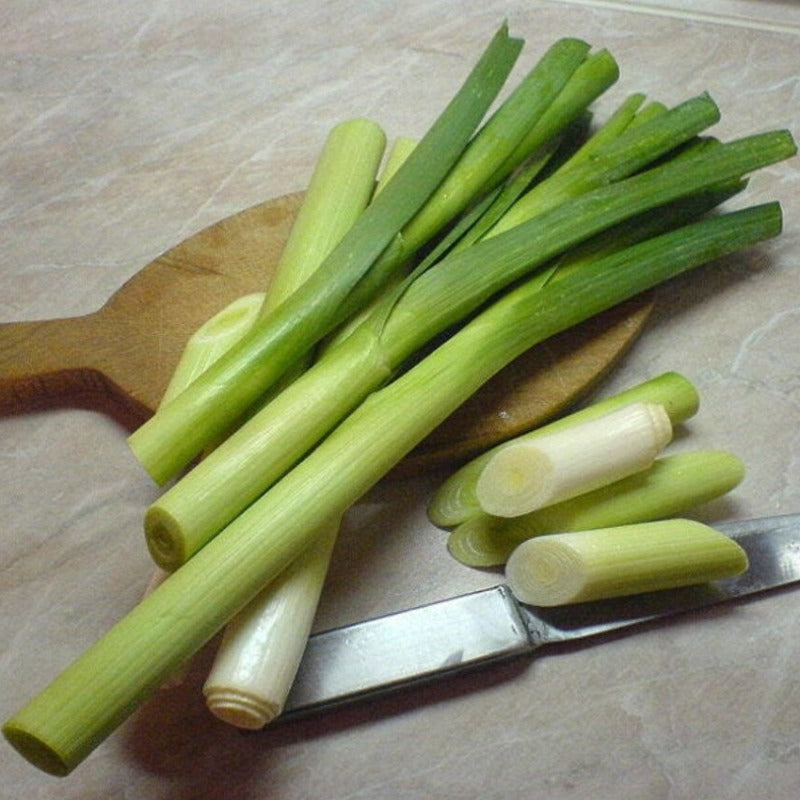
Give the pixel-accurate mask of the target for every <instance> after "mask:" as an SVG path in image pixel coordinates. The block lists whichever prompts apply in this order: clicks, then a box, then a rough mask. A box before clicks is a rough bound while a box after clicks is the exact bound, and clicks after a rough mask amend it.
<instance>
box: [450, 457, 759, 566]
mask: <svg viewBox="0 0 800 800" xmlns="http://www.w3.org/2000/svg"><path fill="white" fill-rule="evenodd" d="M743 478H744V465H743V464H742V462H741V460H740V459H739V458H737V457H736V456H735V455H733V454H731V453H727V452H725V451H721V450H708V451H697V452H685V453H677V454H675V455H670V456H665V457H663V458H659V459H656V461H655V462H654V463H653V466H652V467H650V469H648V470H645V471H644V472H640V473H636V474H635V475H631V476H629V477H627V478H622V479H621V480H619V481H615V482H614V483H612V484H609V485H608V486H602V487H600V488H598V489H595V490H594V491H592V492H587V493H586V494H582V495H579V496H578V497H573V498H572V499H570V500H565V501H563V502H561V503H555V504H554V505H551V506H546V507H545V508H540V509H538V510H536V511H532V512H530V513H528V514H524V515H523V516H521V517H513V518H501V517H493V516H491V515H490V514H486V513H483V512H477V513H474V514H473V515H472V516H470V517H469V519H467V520H465V521H464V522H461V523H460V524H459V525H457V526H456V527H455V528H454V529H453V531H452V532H451V533H450V535H449V536H448V538H447V549H448V551H449V552H450V555H451V556H453V558H455V559H456V560H457V561H460V562H461V563H462V564H465V565H466V566H469V567H496V566H501V565H502V564H505V563H506V560H507V559H508V557H509V556H510V555H511V553H512V551H513V550H514V548H515V547H517V545H519V544H521V543H522V542H524V541H526V540H527V539H532V538H533V537H534V536H541V535H542V534H546V533H559V532H565V531H582V530H589V529H590V528H606V527H614V526H617V525H628V524H631V523H635V522H650V521H652V520H656V519H664V518H666V517H672V516H676V515H681V514H685V513H687V512H688V511H690V510H692V509H694V508H695V507H697V506H699V505H702V504H703V503H708V502H709V501H711V500H715V499H716V498H718V497H722V496H723V495H725V494H727V493H728V492H730V491H731V490H732V489H734V488H736V486H738V485H739V483H741V481H742V479H743Z"/></svg>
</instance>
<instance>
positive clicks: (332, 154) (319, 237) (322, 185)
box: [261, 118, 386, 316]
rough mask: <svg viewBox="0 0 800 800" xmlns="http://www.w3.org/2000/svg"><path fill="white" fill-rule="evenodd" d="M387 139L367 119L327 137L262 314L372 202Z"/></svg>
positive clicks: (320, 259) (327, 252) (303, 277)
mask: <svg viewBox="0 0 800 800" xmlns="http://www.w3.org/2000/svg"><path fill="white" fill-rule="evenodd" d="M385 147H386V135H385V134H384V132H383V130H382V129H381V128H380V126H379V125H377V124H376V123H375V122H373V121H372V120H369V119H362V118H357V119H349V120H345V121H344V122H340V123H339V124H338V125H336V126H334V127H333V128H332V129H331V130H330V132H329V133H328V135H327V137H326V139H325V143H324V145H323V147H322V152H321V153H320V156H319V158H318V159H317V163H316V164H315V166H314V171H313V173H312V175H311V179H310V181H309V184H308V188H307V189H306V193H305V197H304V198H303V203H302V205H301V206H300V210H299V211H298V213H297V217H296V218H295V221H294V224H293V225H292V229H291V232H290V234H289V238H288V240H287V241H286V245H285V246H284V248H283V251H282V252H281V256H280V259H279V260H278V264H277V266H276V268H275V275H274V277H273V280H272V282H271V283H270V286H269V292H267V295H266V298H265V300H264V305H263V308H262V310H261V315H262V316H266V315H267V314H269V313H270V312H271V311H273V310H274V309H275V308H277V307H278V306H279V305H280V304H281V303H282V302H283V301H284V300H286V298H287V297H289V295H291V294H293V293H294V292H295V290H296V289H297V288H299V286H300V285H301V284H302V283H303V282H304V281H305V280H306V279H307V278H308V277H309V276H310V275H311V274H312V273H313V272H315V271H316V270H317V269H318V268H319V266H320V265H321V264H322V262H323V261H324V260H325V259H326V258H327V257H328V256H329V255H330V254H331V252H332V251H333V250H334V248H335V247H336V246H337V245H338V244H339V242H340V241H341V240H342V238H343V237H344V235H345V234H346V233H347V231H349V230H350V229H351V228H352V227H353V225H354V224H355V221H356V220H357V219H358V217H359V216H360V215H361V214H362V213H363V211H364V209H365V208H366V207H367V205H368V204H369V202H370V200H371V199H372V194H373V191H374V188H375V176H376V175H377V174H378V168H379V166H380V163H381V159H382V158H383V152H384V149H385Z"/></svg>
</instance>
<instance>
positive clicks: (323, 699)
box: [282, 514, 800, 719]
mask: <svg viewBox="0 0 800 800" xmlns="http://www.w3.org/2000/svg"><path fill="white" fill-rule="evenodd" d="M714 527H715V528H716V529H717V530H719V531H721V532H722V533H725V534H726V535H728V536H730V537H731V538H733V539H735V540H736V541H737V542H738V543H739V544H740V545H741V546H742V547H743V548H744V549H745V551H746V552H747V556H748V559H749V568H748V569H747V571H746V572H744V573H742V574H741V575H738V576H736V577H733V578H728V579H725V580H719V581H713V582H711V583H707V584H702V585H698V586H690V587H686V588H682V589H674V590H672V589H671V590H665V591H660V592H653V593H650V594H646V595H638V596H635V597H626V598H618V599H613V600H605V601H601V602H593V603H582V604H578V605H572V606H562V607H558V608H548V609H544V608H533V607H530V606H525V605H522V604H521V603H519V602H518V601H517V600H516V599H515V598H514V596H513V595H512V594H511V591H510V589H509V588H508V587H507V586H504V585H498V586H494V587H492V588H489V589H483V590H481V591H477V592H471V593H469V594H464V595H459V596H457V597H451V598H448V599H446V600H440V601H438V602H435V603H430V604H428V605H423V606H418V607H416V608H411V609H408V610H405V611H398V612H395V613H392V614H388V615H386V616H381V617H376V618H375V619H369V620H365V621H363V622H357V623H354V624H352V625H345V626H342V627H339V628H333V629H331V630H327V631H322V632H320V633H316V634H314V635H312V636H311V637H310V639H309V642H308V646H307V648H306V651H305V654H304V656H303V660H302V662H301V664H300V667H299V670H298V672H297V676H296V678H295V681H294V684H293V687H292V691H291V692H290V694H289V697H288V698H287V702H286V706H285V710H284V713H283V715H282V718H286V719H289V718H292V717H298V716H305V715H307V714H310V713H313V712H317V711H322V710H325V709H329V708H332V707H336V706H339V705H343V704H346V703H351V702H354V701H358V700H363V699H365V698H369V697H376V696H381V695H384V694H388V693H389V692H393V691H396V690H398V689H402V688H406V687H409V686H413V685H415V684H421V683H427V682H431V681H434V680H437V679H441V678H444V677H448V676H452V675H455V674H458V673H461V672H465V671H467V670H471V669H474V668H477V667H480V666H484V665H487V664H492V663H496V662H500V661H505V660H508V659H512V658H518V657H520V656H523V655H530V654H532V653H533V652H534V651H536V650H538V649H539V648H540V647H544V646H545V645H549V644H556V643H563V642H569V641H573V640H576V639H584V638H586V637H590V636H597V635H600V634H604V633H608V632H610V631H615V630H618V629H621V628H626V627H629V626H631V625H637V624H641V623H644V622H648V621H651V620H655V619H659V618H662V617H667V616H671V615H674V614H679V613H684V612H687V611H691V610H696V609H700V608H704V607H707V606H711V605H716V604H718V603H723V602H727V601H730V600H734V599H736V598H739V597H744V596H747V595H751V594H756V593H758V592H764V591H767V590H769V589H774V588H777V587H779V586H785V585H786V584H790V583H794V582H796V581H798V580H800V514H788V515H785V516H777V517H768V518H764V519H753V520H745V521H738V522H729V523H723V524H720V525H715V526H714Z"/></svg>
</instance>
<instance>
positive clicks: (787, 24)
mask: <svg viewBox="0 0 800 800" xmlns="http://www.w3.org/2000/svg"><path fill="white" fill-rule="evenodd" d="M1 16H2V18H3V26H2V30H0V45H1V49H2V52H3V63H2V68H0V107H2V113H0V127H1V129H2V135H1V136H0V214H2V219H3V257H2V261H0V321H3V322H10V321H17V320H35V319H44V318H52V317H65V316H72V315H80V314H86V313H89V312H91V311H93V310H95V309H96V308H98V307H99V306H100V305H101V304H102V303H103V302H104V301H105V300H106V299H107V298H108V297H109V296H110V295H111V294H112V293H113V292H114V291H115V290H116V289H117V288H118V287H119V286H120V285H121V284H122V283H123V282H124V281H125V280H126V279H128V278H129V277H130V276H132V275H133V274H135V273H136V272H137V271H138V270H139V269H140V268H141V267H142V266H144V265H145V264H147V263H149V262H150V261H151V260H152V259H154V258H155V257H156V256H157V255H159V254H160V253H162V252H163V251H165V250H166V249H168V248H169V247H170V246H172V245H174V244H176V243H178V242H180V241H182V240H183V239H185V238H186V237H188V236H189V235H191V234H192V233H194V232H196V231H198V230H200V229H201V228H204V227H206V226H207V225H210V224H211V223H213V222H216V221H217V220H219V219H221V218H223V217H226V216H228V215H230V214H233V213H235V212H236V211H238V210H240V209H244V208H246V207H248V206H251V205H253V204H255V203H258V202H260V201H262V200H264V199H266V198H271V197H276V196H279V195H282V194H285V193H288V192H291V191H295V190H298V189H301V188H302V187H303V186H304V185H305V181H306V180H307V179H308V176H309V174H310V171H311V168H312V165H313V163H314V159H315V157H316V154H317V152H318V148H319V146H320V144H321V142H322V140H323V138H324V135H325V134H326V132H327V130H328V129H329V128H330V127H331V126H332V125H333V124H334V123H336V122H338V121H340V120H341V119H343V118H345V117H348V116H355V115H366V116H370V117H372V118H374V119H376V120H377V121H378V122H380V123H381V124H382V125H383V127H384V128H385V129H386V131H387V134H388V135H389V136H390V137H393V136H398V135H410V136H419V135H421V134H422V133H423V132H424V130H425V128H426V127H427V125H428V124H429V123H430V122H431V120H432V119H433V117H434V115H435V114H436V113H437V112H438V110H439V109H440V108H441V106H442V104H443V103H444V102H446V100H448V99H449V97H450V95H451V93H452V91H453V90H454V89H455V88H456V86H457V85H458V83H459V82H460V80H461V78H462V77H463V75H464V74H465V72H466V70H467V69H468V68H469V66H470V64H471V62H472V59H474V57H475V56H476V55H477V54H478V52H479V51H480V48H481V47H482V46H483V44H484V43H485V41H486V40H487V38H488V37H489V36H490V35H491V33H492V32H493V31H494V30H495V28H496V26H497V24H498V23H499V22H500V20H502V19H503V18H507V19H508V20H509V22H510V24H511V28H512V31H513V32H514V33H516V34H518V35H520V36H522V37H524V38H525V39H526V41H527V47H526V50H525V53H524V54H523V57H522V59H521V62H520V64H521V65H523V66H524V64H530V63H532V61H533V59H534V58H535V57H536V56H537V54H538V53H540V52H541V51H542V50H543V49H544V48H545V47H546V46H547V45H549V44H550V43H551V42H552V41H553V40H554V39H555V38H557V37H559V36H562V35H576V36H581V37H583V38H585V39H587V40H588V41H589V42H591V43H592V44H593V45H595V46H597V47H601V46H605V47H608V48H609V49H610V50H611V51H612V52H613V53H614V54H615V56H616V57H617V59H618V61H619V62H620V65H621V70H622V76H621V79H620V82H619V84H618V85H617V86H616V87H615V88H614V89H613V90H612V91H611V92H610V93H609V94H608V96H607V97H606V98H604V99H603V100H602V101H601V102H600V103H599V104H598V112H599V113H601V114H602V112H603V111H604V110H608V109H609V108H610V107H611V105H612V104H613V103H615V102H617V101H618V100H619V99H620V98H622V97H623V96H624V95H625V94H626V93H627V92H629V91H634V90H636V91H639V90H641V91H644V92H647V93H649V94H650V95H651V96H652V97H657V98H658V99H661V100H663V101H665V102H667V103H675V102H679V101H680V100H682V99H685V98H686V97H688V96H690V95H692V94H696V93H699V92H701V91H704V90H708V91H709V92H710V93H711V94H712V95H713V96H714V97H715V98H716V99H717V101H718V102H719V104H720V106H721V108H722V110H723V118H722V121H721V122H720V123H719V125H718V126H717V128H716V130H715V132H716V133H718V134H719V135H720V136H721V137H723V138H733V137H735V136H739V135H743V134H747V133H751V132H757V131H760V130H764V129H766V128H779V127H788V128H790V129H791V130H792V131H793V132H794V134H795V136H797V134H798V133H800V111H798V109H799V108H800V46H799V45H800V7H799V6H798V5H797V4H796V3H793V2H767V1H766V0H759V1H758V2H755V1H754V2H747V1H746V0H730V2H726V0H706V2H696V3H695V2H693V3H687V2H680V1H679V0H674V1H673V2H652V3H633V2H630V3H627V2H599V1H598V2H566V1H565V2H552V1H546V0H543V1H542V2H533V1H532V0H524V1H523V0H506V2H499V0H485V2H482V3H480V4H473V3H466V2H458V1H457V0H408V2H405V3H390V2H388V1H386V0H370V2H357V1H356V0H331V1H330V2H325V3H321V2H319V1H318V0H292V2H288V0H272V1H271V2H269V3H257V2H254V1H253V0H229V2H226V3H224V4H220V3H211V2H208V1H207V0H191V2H190V1H189V0H175V1H174V2H169V3H168V2H164V0H141V2H137V3H125V2H121V0H110V2H99V1H98V0H67V1H66V2H58V3H57V2H55V1H54V0H34V1H31V0H26V1H25V2H22V0H13V2H11V3H9V4H6V6H5V8H4V10H3V12H2V15H1ZM799 164H800V162H798V160H797V159H794V160H793V161H791V162H788V163H784V164H781V165H779V166H776V167H772V168H770V169H767V170H764V171H762V172H760V173H759V174H758V175H757V176H756V177H755V178H754V179H753V181H752V183H751V185H750V187H749V188H748V190H747V193H746V196H745V197H744V198H742V199H741V200H740V201H736V202H742V203H743V202H747V203H751V202H760V201H763V200H766V199H773V198H775V199H778V200H780V201H781V202H782V204H783V207H784V211H785V216H786V229H785V232H784V234H783V236H782V237H781V238H780V239H778V240H776V241H774V242H771V243H769V244H768V245H764V246H763V247H759V248H758V249H757V250H755V251H752V252H750V253H748V254H745V255H742V256H740V257H737V258H733V259H728V260H726V261H725V262H724V264H722V265H718V267H717V268H714V269H712V270H710V271H707V272H706V273H704V276H703V277H702V278H695V277H694V276H691V277H687V278H686V279H682V280H678V281H675V282H673V283H671V284H670V285H668V286H665V287H663V288H662V289H660V290H659V292H658V294H657V304H656V311H655V313H654V315H653V317H652V319H651V320H650V322H649V324H648V327H647V330H646V331H645V333H644V335H643V336H642V337H641V338H640V339H639V340H638V342H637V343H636V344H635V345H634V347H633V348H632V349H631V350H630V352H629V353H628V354H627V355H626V356H625V358H624V359H623V361H622V363H621V364H620V365H619V366H618V368H617V369H616V370H615V371H614V372H613V374H612V375H611V376H609V377H608V379H607V380H605V381H604V382H603V384H602V385H601V386H600V388H599V390H598V396H603V395H606V394H610V393H612V392H614V391H615V390H618V389H621V388H623V387H626V386H629V385H632V384H633V383H636V382H639V381H641V380H644V379H646V378H648V377H651V376H653V375H656V374H658V373H660V372H663V371H666V370H676V371H679V372H682V373H683V374H684V375H686V376H687V377H689V378H690V379H691V380H692V381H693V382H695V384H696V385H697V386H698V388H699V390H700V393H701V397H702V406H701V410H700V413H699V414H698V415H697V417H695V418H694V419H693V420H691V422H690V423H689V424H688V425H687V426H686V427H685V430H684V431H683V432H682V433H681V436H680V437H679V438H678V440H677V441H676V442H675V443H674V447H675V448H676V449H680V448H686V449H688V448H692V449H694V448H701V447H720V448H725V449H729V450H731V451H733V452H735V453H737V454H738V455H739V456H740V457H741V458H742V459H743V460H744V461H745V463H746V465H747V478H746V480H745V481H744V482H743V483H742V485H741V486H740V487H739V488H738V489H737V490H736V491H735V492H734V493H733V494H732V495H731V496H730V497H729V498H727V499H725V500H724V501H720V502H717V503H714V504H711V505H710V506H708V507H706V508H704V509H702V510H700V511H699V512H698V517H699V518H701V519H707V520H711V521H713V520H720V519H725V518H746V517H751V516H762V515H770V514H780V513H789V512H794V511H798V510H800V426H799V425H798V422H800V378H798V376H800V347H798V343H800V238H799V236H798V230H800V191H798V187H799V186H800V175H799V174H798V166H799ZM439 477H440V476H436V475H426V476H420V477H419V478H417V479H414V480H407V481H402V482H401V481H393V482H387V483H384V484H381V485H380V486H379V487H377V488H376V490H375V491H373V492H371V493H370V494H369V496H368V497H366V498H365V499H364V500H363V501H362V502H361V503H360V504H359V505H358V506H357V507H356V508H355V509H353V512H352V514H351V515H350V518H349V520H348V522H347V524H346V527H345V530H344V532H343V535H342V539H341V541H340V544H339V547H338V548H337V551H336V555H335V560H334V565H333V568H332V571H331V574H330V577H329V581H328V584H327V585H326V589H325V593H324V595H323V599H322V603H321V607H320V610H319V616H318V620H317V626H318V627H320V628H323V627H328V626H330V625H335V624H339V623H343V622H347V621H352V620H356V619H360V618H364V617H368V616H372V615H375V614H379V613H383V612H387V611H392V610H395V609H398V608H403V607H408V606H412V605H417V604H419V603H424V602H429V601H433V600H436V599H439V598H441V597H444V596H447V595H450V594H455V593H458V592H464V591H470V590H472V589H478V588H481V587H483V586H488V585H491V584H492V583H494V582H496V581H497V579H498V576H497V575H496V574H494V573H483V572H476V571H473V570H469V569H467V568H465V567H462V566H460V565H458V564H456V563H455V562H453V561H452V560H451V559H450V558H449V556H448V555H447V553H446V550H445V547H444V538H443V535H442V533H441V532H440V531H437V530H436V529H435V528H433V527H432V526H431V525H430V524H429V523H428V522H427V520H426V518H425V514H424V502H425V498H426V497H427V496H428V494H429V492H430V490H431V488H432V486H434V485H435V482H436V480H438V478H439ZM154 496H155V490H154V488H153V487H152V486H151V485H150V483H149V482H148V481H147V480H146V479H145V477H144V476H143V473H142V471H141V470H140V469H139V467H138V466H137V465H136V464H135V463H134V461H133V458H132V456H131V455H130V454H129V452H128V449H127V447H126V444H125V431H124V430H123V429H122V428H120V427H119V426H118V425H117V424H116V423H114V422H112V421H111V420H109V419H107V418H105V417H103V416H101V415H99V414H96V413H93V412H89V411H84V410H76V409H72V410H68V409H65V410H53V411H48V412H39V413H30V414H25V415H20V416H14V417H5V418H2V419H0V518H2V520H3V524H2V527H0V569H2V571H1V572H0V608H2V610H3V613H2V616H1V617H0V715H2V718H3V719H5V718H7V717H8V716H9V715H10V714H11V713H13V712H14V711H15V710H16V709H17V707H18V706H19V705H20V704H21V703H22V702H24V700H25V699H27V698H29V697H30V696H32V695H33V694H34V693H35V692H36V691H37V690H38V689H40V688H41V687H42V686H43V685H44V684H45V683H46V682H47V681H48V680H49V679H51V678H52V677H54V676H55V674H56V673H57V672H58V671H59V670H60V669H61V668H62V667H64V666H66V665H67V664H68V663H69V662H70V661H71V660H72V659H73V658H74V657H76V656H77V655H78V654H79V653H80V652H81V651H82V650H83V649H84V648H85V647H86V646H87V645H88V644H89V643H90V642H91V641H93V640H94V639H95V638H96V637H97V636H99V635H100V634H101V633H102V632H103V631H104V630H106V629H107V628H108V627H109V626H110V625H111V624H113V622H114V621H115V620H116V619H118V618H119V617H120V616H121V615H122V614H124V613H125V612H126V610H128V609H129V608H130V607H131V605H132V604H134V603H135V602H136V601H137V599H138V598H139V596H140V595H141V592H142V590H143V587H144V585H145V584H146V582H147V580H148V578H149V575H150V573H151V566H150V564H149V561H148V557H147V555H146V553H145V551H144V548H143V546H142V540H141V536H140V524H141V523H140V520H141V514H142V511H143V509H144V508H145V507H146V505H147V503H148V502H149V501H150V500H151V499H152V498H153V497H154ZM798 608H800V594H798V593H797V592H792V591H785V592H778V593H775V594H772V595H769V596H765V597H762V598H759V599H755V600H752V601H751V602H747V603H741V604H737V605H736V606H735V607H732V608H716V609H713V610H709V611H707V612H704V613H698V614H695V615H692V616H691V617H684V618H680V619H675V620H672V621H671V622H669V623H663V624H659V625H654V626H648V627H647V628H645V629H642V630H641V631H638V632H637V633H635V634H630V635H625V636H614V637H610V638H607V639H604V640H603V641H601V642H599V643H596V644H592V645H591V646H590V645H589V644H585V645H582V646H580V647H571V648H564V649H561V650H559V651H557V652H555V653H552V654H550V655H542V656H541V657H540V658H538V659H535V660H531V661H529V662H524V663H514V664H513V665H507V666H500V667H497V668H492V669H489V670H484V671H482V672H480V673H476V674H474V675H472V676H469V677H463V678H459V679H457V680H454V681H451V682H450V683H448V684H445V685H437V686H431V687H428V688H425V689H420V690H419V691H414V692H409V693H405V694H403V695H400V696H397V697H394V698H391V699H387V700H385V701H381V702H375V703H372V704H370V705H368V706H361V707H354V708H351V709H347V710H341V711H338V712H331V713H328V714H326V715H323V716H318V717H315V718H311V719H307V720H304V721H299V722H293V723H287V724H284V725H282V726H279V727H276V728H274V729H273V730H268V731H266V732H264V733H260V734H257V735H249V736H243V735H241V734H240V733H238V732H236V731H234V730H232V729H230V728H228V727H226V726H224V725H223V724H222V723H220V722H218V721H216V720H215V719H213V718H212V717H211V716H210V715H209V713H208V712H207V711H206V709H205V707H204V705H203V703H202V698H201V696H200V685H201V683H202V680H203V677H204V675H203V673H202V669H203V667H204V666H205V665H204V663H203V658H202V657H201V658H200V659H199V663H197V662H196V663H195V667H194V669H193V670H192V671H191V672H190V674H189V677H188V679H187V681H186V682H185V684H184V685H183V686H182V687H180V688H179V689H176V690H174V691H172V692H164V693H160V694H159V695H158V696H157V697H156V698H155V699H153V700H152V701H150V702H149V703H147V704H146V705H145V706H144V707H143V708H142V709H140V710H139V711H138V712H137V713H136V714H134V715H133V717H132V718H131V719H130V720H129V721H128V722H126V723H125V724H124V725H123V726H122V727H121V728H120V730H118V731H117V732H116V733H115V734H114V735H113V736H112V737H111V738H110V739H109V740H108V741H106V742H105V743H104V744H102V745H101V746H100V747H99V748H98V749H97V750H96V751H95V752H94V754H93V755H92V756H91V757H90V758H89V759H88V760H87V761H86V762H85V763H84V764H83V765H81V766H80V767H79V768H78V769H77V770H76V771H75V772H74V773H73V774H72V775H71V776H69V777H68V778H64V779H57V778H52V777H49V776H46V775H43V774H41V773H39V772H37V771H36V770H35V769H33V768H32V767H30V766H29V765H28V764H27V763H25V762H24V761H23V760H22V759H20V758H19V757H18V756H17V755H16V754H15V753H13V751H12V750H11V749H10V748H9V747H8V746H7V745H6V744H5V743H4V742H3V743H2V744H0V774H2V780H0V797H3V798H6V797H7V798H18V797H26V798H30V799H31V800H34V798H36V799H37V800H38V799H43V798H61V799H62V800H63V799H65V798H70V799H72V798H74V800H78V798H80V800H92V799H93V798H98V799H99V798H104V799H105V800H107V799H108V798H122V797H129V798H136V799H137V800H150V798H169V799H170V800H177V799H178V798H186V799H189V798H192V799H194V798H197V799H198V800H199V799H200V798H209V799H210V798H222V797H224V798H228V799H231V800H232V799H233V798H276V799H278V798H281V799H286V800H288V799H289V798H292V799H294V798H321V797H325V798H328V800H337V799H338V800H344V798H349V799H350V800H352V799H354V798H365V799H366V798H394V799H395V800H400V798H442V799H445V798H472V797H474V798H478V797H481V798H490V797H491V798H504V800H511V799H512V798H520V800H521V799H522V798H525V799H526V800H537V799H538V798H542V800H544V799H546V800H567V798H569V799H570V800H583V799H584V798H585V799H587V800H588V799H589V798H592V800H605V798H620V797H626V798H641V799H644V798H648V799H652V800H666V799H667V798H669V799H670V800H696V799H697V798H706V799H708V800H711V799H712V798H725V799H726V800H733V799H734V798H741V799H742V800H745V798H753V797H758V798H759V799H760V800H786V798H789V797H793V796H795V794H796V790H797V786H798V784H799V783H800V745H799V744H798V742H800V678H798V671H797V668H796V665H797V664H798V663H800V612H799V611H798Z"/></svg>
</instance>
